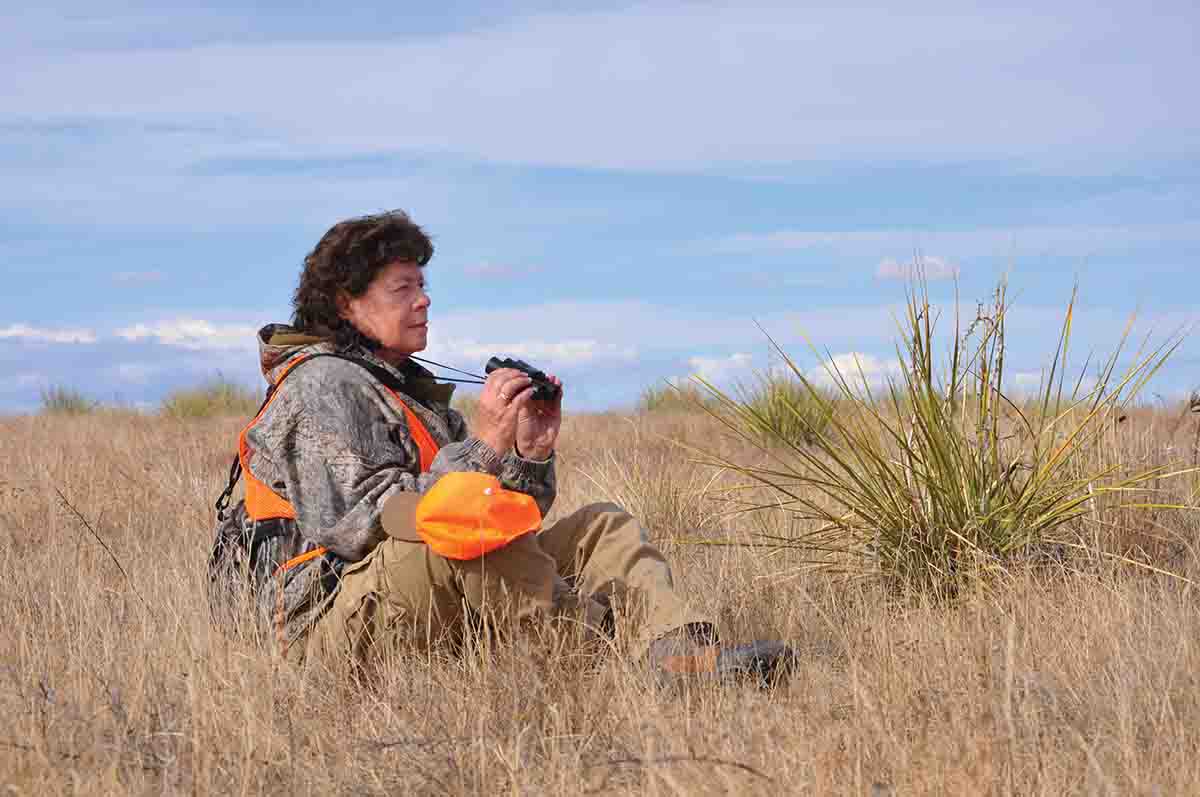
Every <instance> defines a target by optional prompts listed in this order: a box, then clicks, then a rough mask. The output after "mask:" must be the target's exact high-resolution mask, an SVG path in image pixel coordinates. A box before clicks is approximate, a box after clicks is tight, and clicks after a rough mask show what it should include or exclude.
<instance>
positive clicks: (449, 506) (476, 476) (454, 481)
mask: <svg viewBox="0 0 1200 797" xmlns="http://www.w3.org/2000/svg"><path fill="white" fill-rule="evenodd" d="M541 525H542V513H541V510H539V509H538V505H537V502H536V501H534V500H533V498H532V497H531V496H528V495H525V494H524V493H517V492H513V491H511V490H505V489H504V488H503V487H501V486H500V481H499V479H497V478H496V477H495V476H491V475H488V474H486V473H472V472H455V473H447V474H446V475H445V476H442V478H440V479H438V480H437V482H436V483H435V484H434V485H433V486H432V487H430V488H429V490H428V491H427V492H426V493H425V495H424V496H423V497H422V498H421V501H420V503H418V504H417V517H416V526H417V534H419V535H420V537H421V539H423V540H424V541H425V543H426V544H427V545H428V546H429V547H430V548H432V549H433V551H434V552H435V553H437V554H440V555H441V556H444V557H446V558H447V559H478V558H479V557H481V556H483V555H484V554H486V553H488V552H490V551H494V550H496V549H497V548H501V547H503V546H505V545H508V544H509V543H510V542H512V541H513V540H515V539H517V538H518V537H521V536H524V535H525V534H528V533H529V532H531V531H536V530H537V529H538V528H539V527H540V526H541Z"/></svg>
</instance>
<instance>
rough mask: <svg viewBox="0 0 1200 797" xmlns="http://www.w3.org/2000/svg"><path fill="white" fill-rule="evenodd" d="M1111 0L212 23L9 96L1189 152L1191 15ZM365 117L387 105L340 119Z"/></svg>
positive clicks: (519, 127) (753, 139)
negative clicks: (405, 25)
mask: <svg viewBox="0 0 1200 797" xmlns="http://www.w3.org/2000/svg"><path fill="white" fill-rule="evenodd" d="M1092 11H1093V9H1092V8H1091V7H1089V6H1087V5H1086V4H1083V3H1077V4H1073V3H1070V2H1068V3H1067V4H1066V5H1065V6H1064V5H1063V4H1055V5H1053V6H1052V7H1051V6H1043V7H1032V8H1018V7H1014V6H1013V5H1012V4H1005V5H995V4H993V5H986V6H979V7H971V8H968V7H949V6H944V7H936V6H926V7H913V8H910V9H907V10H906V13H904V14H895V13H894V9H893V8H892V7H891V6H889V5H886V4H882V3H876V4H865V5H864V4H836V5H829V6H825V7H823V8H813V7H808V6H805V7H800V6H793V5H791V4H783V5H778V4H777V5H775V7H757V8H755V7H748V6H747V4H744V3H728V4H707V3H706V4H694V3H677V4H670V5H657V6H654V5H643V4H638V5H635V6H632V7H629V8H625V9H621V10H618V11H610V12H603V13H594V14H574V15H567V14H561V15H544V16H538V17H532V18H527V19H524V20H519V21H515V22H512V23H510V24H505V25H502V26H498V27H494V28H491V29H477V30H473V31H470V32H462V33H453V34H447V35H441V36H431V37H424V38H421V37H417V36H406V37H402V38H400V37H397V38H395V39H391V40H382V41H381V40H379V39H378V38H375V39H373V40H363V41H346V40H345V39H346V36H345V34H344V33H343V34H342V36H341V40H340V41H339V40H337V39H333V38H331V39H330V40H329V41H320V40H319V38H320V35H319V33H318V32H316V31H312V32H309V33H308V35H307V36H306V37H304V38H305V39H307V40H306V41H291V42H280V41H270V40H269V39H267V40H266V41H263V40H262V38H263V37H259V40H258V41H247V42H243V43H237V36H236V31H235V30H234V29H233V27H232V25H231V27H230V30H229V31H228V32H227V35H225V36H210V37H209V40H210V41H212V40H217V41H230V42H233V43H220V44H209V45H200V46H186V47H178V48H176V49H150V48H140V49H129V50H119V49H116V48H114V47H107V48H97V49H95V50H92V51H87V50H82V51H74V52H71V53H70V57H64V55H63V53H62V52H61V50H59V49H58V48H53V49H51V48H47V50H46V51H44V52H42V51H38V50H35V49H32V48H30V47H28V46H16V47H13V48H12V50H11V52H10V53H8V54H7V55H8V57H7V58H6V69H5V70H4V72H3V74H0V107H3V108H5V109H6V110H7V113H9V114H11V115H12V116H13V117H15V118H20V119H28V120H46V119H66V118H68V117H70V118H72V119H76V120H77V119H80V118H88V117H98V118H102V119H110V120H111V119H118V120H130V119H133V120H139V121H150V122H153V123H156V124H160V125H161V124H171V123H176V124H178V123H181V122H196V121H210V122H211V121H212V120H229V119H233V120H237V121H238V122H239V123H240V124H241V125H242V126H243V127H245V128H247V129H249V130H251V131H253V133H254V138H255V139H256V142H255V146H256V147H257V148H258V149H259V150H260V151H269V150H273V151H275V152H285V153H288V155H289V156H290V157H303V156H305V155H313V156H320V155H329V154H337V155H344V154H347V153H373V152H383V151H403V150H420V151H433V152H454V153H461V154H466V155H468V156H473V157H478V158H483V159H488V160H501V161H518V162H537V163H552V164H570V165H575V166H615V167H643V168H672V167H674V168H690V169H707V168H711V167H712V166H714V165H721V164H746V163H754V162H759V163H761V162H795V161H797V160H801V159H804V160H810V161H820V160H843V159H864V158H876V159H888V160H922V159H923V160H943V161H944V160H955V159H964V158H980V157H982V158H992V159H997V158H1006V157H1008V158H1030V159H1038V158H1041V159H1042V160H1043V162H1045V163H1053V164H1055V165H1056V166H1060V165H1061V164H1062V163H1063V162H1064V161H1065V160H1070V159H1072V158H1074V159H1076V162H1077V163H1083V162H1087V160H1088V158H1089V157H1094V156H1096V155H1097V153H1107V154H1111V155H1114V156H1120V155H1121V154H1122V153H1129V152H1154V153H1161V154H1169V153H1176V154H1177V153H1181V152H1194V149H1192V147H1193V146H1194V145H1193V143H1192V142H1193V141H1194V137H1195V135H1196V132H1197V119H1198V117H1197V110H1196V107H1195V104H1194V103H1192V102H1191V99H1192V91H1193V87H1192V81H1191V80H1190V79H1189V78H1188V77H1187V75H1192V74H1196V73H1197V72H1200V63H1198V56H1197V49H1196V48H1195V47H1194V46H1192V44H1193V42H1192V41H1191V38H1190V37H1191V35H1192V26H1189V25H1187V24H1179V22H1178V20H1177V19H1176V16H1177V15H1171V14H1145V13H1143V11H1142V9H1140V8H1138V7H1137V6H1135V5H1132V4H1130V5H1128V6H1121V7H1113V8H1110V9H1107V11H1108V13H1105V14H1103V15H1097V14H1094V13H1092ZM172 17H173V21H174V14H172ZM182 18H183V19H187V18H188V17H187V14H186V13H184V14H183V16H182ZM880 19H886V20H887V24H886V25H880V24H878V23H879V20H880ZM43 24H44V23H43ZM186 26H187V24H186V22H181V23H179V24H177V25H173V26H172V27H173V28H186ZM209 27H210V28H211V23H210V25H209ZM371 33H372V32H371V31H363V32H362V34H363V36H364V39H365V38H366V37H367V36H369V35H370V34H371ZM15 38H17V40H18V41H20V40H21V39H24V38H28V37H23V36H20V35H19V34H18V36H17V37H15ZM35 38H36V37H35ZM914 42H917V43H919V45H918V46H914V44H913V43H914ZM849 43H852V46H848V45H849ZM947 64H954V68H950V69H948V68H947V66H946V65H947ZM1046 75H1054V79H1053V80H1046V79H1044V78H1045V76H1046ZM398 82H402V85H403V86H404V90H403V91H395V90H394V88H395V86H396V85H398V84H399V83H398ZM1147 85H1153V86H1154V90H1153V91H1147V90H1146V89H1145V87H1146V86H1147ZM897 87H901V89H900V90H898V89H897ZM313 97H321V98H322V110H323V112H322V113H320V114H313V113H312V112H311V109H312V98H313ZM714 98H719V100H718V101H716V102H714ZM68 109H69V110H68ZM947 109H953V113H948V110H947ZM356 118H370V119H371V120H372V124H370V125H346V124H344V120H346V119H356ZM1030 119H1036V120H1037V124H1026V123H1025V122H1024V120H1030ZM630 120H637V122H638V123H637V124H630ZM230 143H235V142H230ZM235 146H237V149H238V151H239V152H245V148H244V146H239V145H236V144H235ZM197 154H198V153H197ZM204 154H205V155H211V153H204Z"/></svg>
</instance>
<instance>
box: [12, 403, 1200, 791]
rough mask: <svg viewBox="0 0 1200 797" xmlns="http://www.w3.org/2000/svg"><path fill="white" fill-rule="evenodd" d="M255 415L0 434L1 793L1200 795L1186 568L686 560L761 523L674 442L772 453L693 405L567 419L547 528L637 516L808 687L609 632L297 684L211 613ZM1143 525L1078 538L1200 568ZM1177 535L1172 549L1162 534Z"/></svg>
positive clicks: (1140, 455) (1165, 519) (1165, 427)
mask: <svg viewBox="0 0 1200 797" xmlns="http://www.w3.org/2000/svg"><path fill="white" fill-rule="evenodd" d="M1175 420H1176V419H1175V418H1173V417H1171V418H1168V417H1166V415H1165V413H1164V412H1163V411H1159V410H1152V409H1146V410H1138V411H1136V412H1131V413H1130V416H1129V417H1128V418H1127V420H1126V421H1125V422H1123V423H1122V424H1121V426H1120V428H1119V430H1116V431H1114V432H1113V437H1112V445H1113V446H1115V447H1117V448H1116V450H1115V452H1114V456H1119V457H1122V458H1124V460H1125V461H1128V462H1134V461H1136V462H1139V463H1144V464H1148V465H1153V464H1156V463H1160V462H1164V461H1166V460H1167V459H1168V458H1174V456H1175V454H1171V453H1169V452H1172V451H1173V452H1178V451H1181V450H1190V448H1189V447H1190V446H1191V445H1192V441H1193V437H1194V435H1195V434H1196V429H1195V425H1194V422H1192V420H1191V419H1189V422H1188V423H1185V424H1177V423H1174V421H1175ZM239 423H240V419H235V418H228V419H212V420H208V421H194V420H193V421H189V422H183V421H179V420H177V419H172V418H169V417H148V416H137V415H129V416H112V417H108V416H95V415H91V416H88V415H82V416H77V417H76V416H38V417H21V418H13V419H6V420H2V421H0V440H2V441H3V445H2V447H0V612H2V613H3V617H4V623H3V625H2V626H0V716H2V717H3V718H4V719H5V722H4V727H3V728H0V784H3V785H4V786H6V787H7V788H9V789H10V790H11V791H12V792H13V793H17V794H65V793H78V794H126V793H133V794H152V793H153V794H163V793H166V794H176V793H188V794H235V793H236V794H256V793H271V794H329V793H355V794H393V793H415V794H477V793H487V794H493V793H509V794H557V793H606V794H607V793H614V794H729V793H737V794H780V793H795V794H805V793H807V794H864V795H882V794H922V793H925V794H1054V795H1058V794H1102V793H1109V794H1183V793H1189V792H1193V791H1194V789H1195V784H1197V783H1200V688H1198V686H1200V684H1198V683H1197V681H1198V679H1200V675H1198V674H1200V613H1198V611H1197V609H1198V606H1197V594H1196V592H1195V590H1193V589H1192V588H1190V587H1189V586H1188V584H1187V583H1185V582H1183V581H1180V580H1179V579H1174V578H1167V577H1164V576H1160V575H1156V574H1153V573H1148V572H1146V571H1144V570H1138V569H1131V568H1128V567H1117V566H1115V565H1113V564H1111V563H1109V562H1105V561H1100V562H1097V563H1096V564H1095V566H1094V567H1090V568H1083V567H1072V568H1068V567H1067V566H1066V565H1065V564H1063V565H1057V564H1056V565H1053V566H1051V567H1048V568H1043V569H1040V570H1037V571H1028V572H1016V573H1014V575H1013V576H1012V577H1011V579H1009V580H1008V581H1006V582H1005V583H1004V584H1003V588H1002V589H1000V588H997V586H996V585H995V584H992V585H990V586H988V588H986V589H984V588H980V589H978V590H975V591H972V590H967V591H965V592H963V593H961V594H959V596H958V599H957V600H956V601H954V602H952V603H946V602H941V603H936V602H922V601H920V600H910V601H899V600H897V599H896V598H895V597H893V596H890V595H889V594H888V593H886V592H884V591H882V590H881V589H879V588H878V587H876V586H874V585H872V584H870V583H866V582H850V583H846V582H842V581H839V580H837V579H835V578H833V577H831V576H828V575H806V576H792V575H789V574H793V573H796V572H797V564H798V561H797V559H798V558H799V557H800V556H801V554H799V553H798V552H790V551H782V552H779V553H777V554H775V555H773V556H765V555H763V554H762V553H761V552H759V551H758V550H756V549H753V548H731V547H710V546H697V545H680V544H678V542H676V540H678V539H680V538H688V539H690V540H697V539H699V540H703V539H707V538H713V539H716V538H728V537H730V536H736V535H738V534H743V533H746V534H748V533H749V532H751V531H753V529H752V528H750V527H749V526H748V525H746V524H748V523H749V522H750V521H749V519H748V518H747V517H730V516H727V515H723V514H722V513H721V512H720V505H718V504H713V503H710V502H708V501H706V500H704V499H703V498H702V497H701V494H702V493H703V492H704V491H705V490H711V489H712V488H714V487H719V486H724V485H727V484H730V483H732V482H731V480H730V477H729V475H728V474H723V473H720V472H713V471H710V470H706V469H704V468H703V467H701V466H699V465H697V464H694V463H692V462H690V461H689V458H688V456H687V455H685V454H684V453H681V452H682V449H680V448H679V447H678V446H676V445H674V444H673V441H674V442H682V443H685V444H692V445H696V444H703V445H704V446H706V447H709V448H710V449H711V448H715V449H716V450H718V451H720V452H723V453H724V454H726V455H728V456H729V457H730V458H731V459H738V460H739V461H746V460H747V459H750V458H753V457H754V456H756V455H757V454H756V452H755V450H754V449H753V448H752V447H749V446H747V445H746V444H745V443H741V442H738V441H737V440H734V439H730V438H727V437H723V436H722V435H721V430H720V428H719V427H718V426H717V425H716V424H715V422H713V421H712V420H711V419H706V418H705V417H703V416H697V415H694V414H692V415H671V414H661V415H660V414H651V415H641V416H632V417H624V416H616V415H597V416H576V417H571V418H569V419H568V421H567V425H566V428H565V429H564V433H563V445H562V449H561V470H560V482H561V490H562V494H561V498H560V501H559V506H558V508H557V509H556V513H559V512H564V511H568V510H570V509H572V508H575V507H577V506H579V505H582V504H584V503H587V502H590V501H594V500H599V499H611V498H615V499H619V500H621V501H622V502H624V503H626V504H628V505H630V506H631V508H634V509H635V510H636V511H637V512H638V513H640V514H641V515H642V516H644V517H646V518H647V519H648V521H649V524H648V525H649V527H650V532H651V534H652V535H653V536H654V538H655V539H657V540H658V541H659V542H660V543H662V545H663V546H664V547H665V548H666V549H667V551H668V554H669V555H670V557H671V559H672V561H673V562H674V563H675V566H676V573H677V578H678V581H679V582H680V584H681V585H682V588H683V589H684V590H685V591H686V593H687V594H688V595H689V596H690V597H691V599H692V600H693V601H695V602H696V603H697V604H698V605H700V606H703V607H706V608H707V609H709V610H710V611H711V612H712V613H713V614H714V616H715V617H716V618H717V619H718V621H719V622H720V623H721V625H722V627H723V629H724V631H725V634H726V636H727V638H731V639H749V638H753V637H760V636H766V637H780V638H786V639H789V640H791V641H793V642H794V644H795V645H796V647H797V649H798V650H799V651H800V653H801V664H800V667H799V671H798V672H797V673H796V674H795V677H794V678H793V679H792V680H791V681H790V682H789V683H787V684H785V685H783V686H781V687H780V688H778V689H776V690H774V691H771V692H764V691H759V690H757V689H755V688H752V687H714V686H711V685H697V686H695V687H692V688H686V689H683V688H680V689H661V688H658V687H656V686H655V685H654V684H653V683H652V682H651V680H650V679H649V678H648V677H647V676H646V674H645V672H644V671H643V669H642V668H641V667H640V665H639V663H638V662H637V661H632V660H630V659H629V658H628V657H627V656H625V655H624V654H623V652H622V651H621V650H620V649H619V647H618V648H617V649H614V650H612V651H609V652H607V653H604V654H597V653H595V652H594V651H583V652H581V651H579V650H578V649H577V648H576V647H575V646H573V645H571V644H570V641H571V640H570V639H565V640H564V639H555V638H551V637H549V635H546V636H544V637H542V638H528V639H523V640H521V641H518V642H516V643H513V644H511V645H507V646H501V647H498V648H495V649H491V650H481V649H476V650H471V651H468V652H466V653H465V654H463V655H460V656H457V657H455V656H451V655H449V654H448V653H447V652H445V651H431V652H427V653H421V652H412V653H409V654H405V655H402V656H398V657H397V658H395V659H393V660H391V661H389V662H387V664H386V665H385V666H384V667H383V668H382V669H381V670H380V671H379V672H378V673H377V674H376V676H375V677H374V678H373V679H372V680H370V681H369V682H355V681H352V680H345V679H339V678H337V677H335V676H333V675H331V674H329V673H324V672H319V671H317V672H300V671H296V670H294V669H292V668H291V667H289V666H287V665H285V664H284V663H282V662H280V661H279V660H278V659H277V658H275V657H274V656H272V654H271V652H270V651H269V650H268V649H265V648H263V647H261V646H260V645H258V644H257V643H256V642H254V640H253V639H252V638H251V637H248V636H247V637H229V636H226V635H223V634H221V633H219V632H217V631H215V630H214V629H213V628H211V627H210V625H209V622H208V614H207V608H206V603H205V600H204V592H203V579H204V567H205V557H206V555H207V548H208V544H209V528H210V525H211V519H212V501H213V500H214V499H215V497H216V494H217V493H218V492H219V490H220V488H221V486H222V482H223V480H224V476H225V469H226V466H227V464H228V458H229V456H230V451H231V443H232V440H233V437H234V434H235V432H236V428H237V426H238V424H239ZM1172 489H1174V488H1172ZM1175 497H1176V498H1178V499H1179V500H1182V498H1183V497H1182V496H1175ZM68 502H69V505H68ZM1122 511H1123V510H1120V509H1116V508H1112V507H1108V508H1106V507H1105V506H1098V507H1097V513H1098V514H1097V515H1096V516H1095V519H1094V521H1095V522H1094V523H1093V522H1092V521H1080V522H1081V523H1083V524H1085V525H1081V526H1080V528H1081V529H1083V530H1086V531H1087V532H1088V533H1093V532H1094V533H1097V534H1109V531H1110V527H1113V526H1115V527H1116V532H1113V533H1114V534H1115V533H1117V532H1119V533H1120V534H1121V535H1125V538H1126V539H1128V540H1130V541H1134V540H1139V539H1140V540H1143V543H1141V544H1142V545H1143V548H1144V552H1143V555H1144V556H1145V557H1147V558H1148V559H1149V560H1150V561H1153V562H1154V563H1155V564H1156V566H1159V567H1162V568H1164V569H1170V570H1172V571H1174V572H1177V573H1179V574H1181V575H1183V576H1184V577H1187V578H1191V579H1193V580H1195V579H1196V578H1197V577H1198V570H1200V568H1197V558H1196V550H1195V541H1196V539H1197V531H1198V529H1197V523H1196V521H1195V514H1194V513H1193V514H1191V515H1188V514H1186V513H1180V512H1171V513H1163V514H1162V515H1161V516H1157V517H1155V516H1150V517H1149V518H1147V516H1145V515H1138V514H1122ZM1122 524H1126V525H1124V526H1123V525H1122ZM1160 527H1162V528H1160ZM1164 537H1166V538H1168V539H1170V540H1172V541H1175V543H1178V544H1173V545H1169V546H1163V547H1157V548H1156V547H1155V545H1154V544H1152V541H1153V540H1156V539H1159V538H1164ZM101 540H102V541H103V545H102V544H101V542H100V541H101ZM1131 544H1132V543H1131ZM110 552H111V553H110Z"/></svg>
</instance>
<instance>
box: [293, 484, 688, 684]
mask: <svg viewBox="0 0 1200 797" xmlns="http://www.w3.org/2000/svg"><path fill="white" fill-rule="evenodd" d="M610 605H612V606H613V607H615V608H617V609H618V611H620V613H621V619H622V626H623V627H624V623H625V622H626V621H633V622H634V623H636V624H637V625H639V626H640V628H639V629H638V631H637V632H636V635H635V637H634V638H633V639H631V642H632V643H633V645H634V653H635V654H638V655H640V653H642V652H644V651H645V648H646V646H647V645H648V644H649V643H650V641H651V640H653V639H655V638H657V637H659V636H662V635H663V634H665V633H667V632H669V631H672V630H674V629H676V628H679V627H681V626H683V625H685V624H688V623H699V622H708V621H709V618H708V617H706V616H704V615H701V614H697V613H695V612H693V611H691V610H690V609H689V608H688V607H687V605H686V604H685V603H684V601H683V599H682V598H681V597H680V595H679V593H678V592H677V591H676V589H675V585H674V582H673V580H672V578H671V569H670V567H668V565H667V562H666V560H665V559H664V558H663V555H662V554H661V553H660V552H659V551H658V549H657V548H655V547H654V546H653V545H651V544H650V543H649V541H648V539H647V536H646V532H645V530H644V529H643V528H642V527H641V525H640V524H639V523H638V522H637V521H636V520H634V518H633V517H632V516H630V515H629V514H628V513H627V512H624V511H623V510H621V508H620V507H618V506H616V505H615V504H592V505H590V506H586V507H584V508H583V509H580V510H579V511H578V512H575V513H574V514H572V515H570V516H568V517H565V518H563V519H562V520H560V521H558V522H557V523H555V524H554V525H552V526H550V527H549V528H546V529H544V530H542V531H541V532H539V533H537V534H527V535H525V536H524V537H521V538H519V539H517V540H515V541H513V542H512V543H509V544H508V545H506V546H505V547H503V548H500V549H498V550H496V551H492V552H491V553H489V554H487V555H486V556H483V557H481V558H479V559H473V560H470V561H458V560H454V559H446V558H444V557H442V556H439V555H438V554H435V553H433V552H432V551H431V550H430V549H429V548H428V546H426V545H425V544H424V543H420V542H410V541H406V540H400V539H395V538H391V537H389V538H387V539H385V540H384V541H383V542H381V543H380V544H379V545H378V546H377V547H376V548H375V550H374V551H372V552H371V554H370V555H369V556H367V557H366V558H365V559H363V560H362V561H361V562H355V563H354V564H353V565H349V566H347V567H346V569H345V571H344V572H343V574H342V584H341V588H340V590H339V592H338V594H337V596H336V597H335V599H334V603H333V606H332V607H331V608H330V609H329V611H328V612H327V613H326V614H325V616H324V617H322V618H321V620H320V621H318V623H317V624H316V626H314V628H313V630H312V632H311V633H310V634H309V637H308V641H307V644H306V645H295V646H293V649H296V648H303V650H304V652H303V655H304V656H306V657H312V658H316V657H320V658H321V659H325V660H328V661H334V660H339V659H341V660H347V659H348V660H350V661H352V662H363V661H366V660H367V659H368V658H369V657H370V656H371V655H372V654H373V653H380V652H383V650H384V649H385V648H387V647H389V646H393V645H414V644H415V645H418V646H427V645H432V644H437V643H439V642H443V641H448V642H454V641H456V640H458V639H460V638H461V635H462V633H463V631H464V629H465V628H466V627H467V624H468V623H471V622H482V623H485V624H486V626H487V627H489V628H491V629H494V630H495V631H497V632H499V633H505V632H506V631H509V632H511V631H512V630H514V629H519V628H520V627H522V626H524V625H527V624H529V623H531V622H536V621H538V620H541V619H544V618H552V617H559V618H564V617H566V618H574V619H575V620H577V621H579V622H582V623H584V624H585V625H586V627H587V628H589V629H591V631H592V632H593V633H594V632H596V631H597V630H599V627H600V626H601V624H602V623H604V622H605V615H606V613H607V611H608V608H609V606H610ZM608 619H609V621H611V616H610V617H609V618H608ZM297 652H299V651H297Z"/></svg>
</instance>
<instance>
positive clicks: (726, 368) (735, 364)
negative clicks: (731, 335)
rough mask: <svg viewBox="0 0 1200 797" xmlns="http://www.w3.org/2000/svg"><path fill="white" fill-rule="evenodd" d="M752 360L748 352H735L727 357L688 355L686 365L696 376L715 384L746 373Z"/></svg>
mask: <svg viewBox="0 0 1200 797" xmlns="http://www.w3.org/2000/svg"><path fill="white" fill-rule="evenodd" d="M752 360H753V358H752V357H751V356H750V355H749V354H747V353H745V352H736V353H734V354H730V355H729V356H727V357H703V356H695V357H689V358H688V365H689V366H690V367H691V368H692V370H693V372H694V373H695V374H696V376H698V377H700V378H701V379H704V380H705V381H707V382H712V383H713V384H717V383H721V382H726V381H728V380H730V379H734V378H737V377H738V376H741V375H745V374H747V373H748V372H749V370H750V366H751V363H752Z"/></svg>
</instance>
